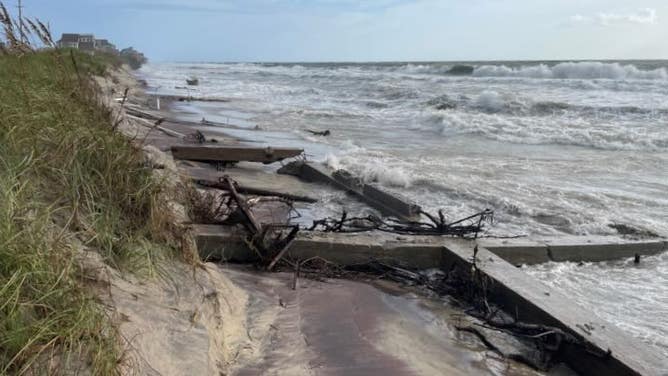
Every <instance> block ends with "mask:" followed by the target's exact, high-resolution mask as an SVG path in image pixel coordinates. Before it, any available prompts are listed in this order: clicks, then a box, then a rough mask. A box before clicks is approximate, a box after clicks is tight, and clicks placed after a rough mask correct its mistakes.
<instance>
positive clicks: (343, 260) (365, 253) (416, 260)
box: [194, 225, 665, 269]
mask: <svg viewBox="0 0 668 376" xmlns="http://www.w3.org/2000/svg"><path fill="white" fill-rule="evenodd" d="M194 229H195V234H196V236H199V233H200V232H202V233H203V234H205V235H206V236H204V238H205V239H206V240H207V241H206V242H205V243H203V245H202V246H203V247H204V248H201V249H200V251H203V253H204V255H203V257H205V258H207V257H213V258H216V259H223V260H227V261H235V262H252V261H255V260H254V259H252V256H253V255H251V254H250V252H248V251H247V250H246V248H245V247H246V245H245V243H244V242H243V241H242V240H241V236H240V235H239V234H238V233H235V231H233V229H230V228H227V227H225V226H214V227H210V226H209V227H201V226H200V225H195V226H194ZM216 234H217V235H216ZM450 239H452V238H448V237H438V236H397V235H392V234H378V233H360V234H346V233H321V232H301V233H300V234H299V235H298V236H297V239H296V240H295V243H294V244H293V246H292V248H291V253H290V254H293V255H294V256H296V257H305V258H308V257H313V256H320V257H323V258H328V259H329V260H331V261H334V262H337V263H340V264H342V265H352V264H356V263H363V262H367V261H369V260H371V259H374V258H375V259H378V258H387V257H390V258H393V259H395V260H396V261H400V262H401V264H402V265H403V266H406V267H412V268H418V269H428V268H434V267H438V265H439V264H438V260H439V258H438V256H436V253H437V251H436V250H435V249H438V248H439V247H441V246H442V245H443V244H444V242H447V241H449V240H450ZM605 239H607V241H608V243H604V244H599V245H598V246H600V247H601V249H604V250H610V249H612V250H613V251H612V252H605V253H604V255H606V256H607V257H609V258H605V259H604V260H602V261H608V260H615V259H618V258H620V255H622V256H621V258H626V257H633V255H634V253H630V252H631V251H633V250H634V249H636V248H637V249H642V250H643V251H642V252H643V253H642V254H655V253H650V252H655V251H658V252H661V251H659V249H660V247H658V246H655V248H653V249H648V248H647V244H648V243H644V242H641V243H631V242H628V243H621V245H622V248H621V250H618V249H615V248H614V247H613V246H614V245H618V246H619V244H620V243H615V242H613V241H612V239H608V238H605ZM605 239H599V241H603V240H605ZM577 240H578V242H574V243H573V244H571V245H570V246H571V247H572V249H573V252H572V254H573V258H572V259H563V260H560V261H580V259H581V254H580V253H578V250H580V249H586V248H587V244H586V243H585V244H583V241H584V240H583V239H577ZM552 241H553V242H554V241H556V240H552ZM545 242H546V240H544V241H539V240H530V239H512V240H500V239H477V244H478V245H479V246H481V247H483V248H487V246H489V247H490V248H487V249H488V250H489V251H491V252H492V253H494V254H496V255H497V256H498V257H500V258H502V259H504V260H505V261H506V262H509V263H511V264H513V265H516V266H519V265H533V264H540V263H544V262H549V261H552V259H551V258H549V257H548V256H547V255H548V253H547V250H548V246H547V245H546V243H545ZM472 243H473V242H472ZM216 244H224V245H225V252H224V253H222V252H220V251H219V250H218V249H217V248H216V247H218V246H217V245H216ZM651 244H654V243H651ZM656 244H661V245H662V246H663V247H664V248H663V249H665V243H664V242H657V243H656ZM589 246H591V247H595V246H596V245H594V244H591V245H589ZM560 247H562V249H563V250H564V253H562V255H563V256H564V257H565V256H566V253H565V251H566V250H568V249H569V248H567V244H566V243H563V244H561V245H560ZM231 249H234V251H233V252H231V251H230V250H231ZM658 252H657V253H658ZM228 256H232V257H228ZM249 257H250V258H249ZM554 261H556V260H554Z"/></svg>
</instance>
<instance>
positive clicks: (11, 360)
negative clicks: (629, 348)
mask: <svg viewBox="0 0 668 376" xmlns="http://www.w3.org/2000/svg"><path fill="white" fill-rule="evenodd" d="M1 5H2V4H1V3H0V24H4V29H5V30H4V31H5V37H6V38H5V39H6V40H7V43H6V44H5V46H4V47H3V48H2V50H0V374H22V373H26V372H28V371H30V370H31V369H32V370H33V371H34V368H37V369H39V370H40V371H44V373H45V374H49V373H51V372H50V371H46V370H44V368H43V367H44V364H43V363H40V362H44V361H49V360H53V359H57V360H56V362H57V363H59V364H60V366H59V368H60V369H61V370H62V369H71V368H72V367H77V366H81V365H82V364H83V365H84V366H85V367H86V368H87V369H92V370H93V372H94V373H95V374H104V375H107V374H114V373H116V372H117V371H116V370H117V366H118V363H119V362H120V361H121V354H120V350H119V348H118V341H117V338H116V337H115V332H114V330H113V327H112V326H111V324H110V323H109V320H108V318H107V317H106V316H105V313H104V311H103V310H102V309H101V307H100V306H99V304H98V303H97V302H96V301H95V299H94V298H93V296H92V293H91V292H90V291H88V290H87V289H86V287H85V286H84V281H83V278H82V276H81V273H80V271H79V270H78V267H77V262H76V261H75V260H76V256H77V255H78V254H81V253H82V252H83V250H84V249H88V250H94V251H96V252H99V253H100V254H101V255H102V257H103V258H104V260H105V261H106V262H107V263H108V264H109V265H112V266H114V267H116V268H117V269H120V270H130V271H133V272H144V273H153V272H154V271H155V267H156V262H157V260H159V259H160V258H162V257H164V255H167V254H170V252H173V251H172V250H173V249H175V248H176V246H175V245H174V243H175V242H174V241H173V240H171V239H172V238H171V235H170V234H171V232H170V229H169V228H168V221H167V219H168V218H167V217H166V214H165V213H164V212H163V211H162V210H161V209H160V206H159V205H158V197H159V196H160V194H161V189H162V184H161V182H160V181H157V180H156V179H155V178H154V177H153V176H152V174H151V171H150V170H149V169H147V168H146V167H144V163H143V156H142V154H141V150H139V149H138V148H137V147H136V146H135V145H134V144H133V142H132V141H131V140H129V139H127V138H125V137H124V136H122V135H121V134H120V133H118V132H116V131H115V129H114V123H115V120H116V119H115V118H113V115H112V113H111V111H110V110H109V109H107V108H105V107H104V106H103V105H101V104H100V101H99V100H98V99H99V98H98V93H99V91H98V90H97V87H96V86H95V84H94V81H93V79H92V75H99V74H104V72H105V70H106V69H107V68H108V67H109V66H110V65H112V64H117V62H114V61H113V59H111V58H109V57H91V56H88V55H84V54H77V53H75V52H74V51H61V50H55V49H50V50H43V51H41V52H36V51H34V50H33V48H32V47H31V46H29V45H27V44H25V43H20V42H19V41H18V39H19V38H16V27H15V26H14V25H13V24H12V22H11V20H9V17H8V16H7V12H6V11H5V10H4V9H2V7H1ZM3 13H4V15H3ZM30 23H31V25H32V26H34V27H32V32H33V33H34V34H33V37H34V38H39V39H40V40H42V42H44V43H47V44H48V43H52V41H51V38H50V36H49V35H48V32H47V31H46V30H45V28H42V27H43V25H41V24H40V23H38V22H36V24H34V23H32V22H30Z"/></svg>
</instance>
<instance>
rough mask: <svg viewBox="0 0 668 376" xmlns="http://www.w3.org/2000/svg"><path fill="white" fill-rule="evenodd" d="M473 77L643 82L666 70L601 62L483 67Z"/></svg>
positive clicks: (663, 77) (661, 75) (666, 74)
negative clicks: (641, 68) (631, 80)
mask: <svg viewBox="0 0 668 376" xmlns="http://www.w3.org/2000/svg"><path fill="white" fill-rule="evenodd" d="M473 75H474V76H476V77H526V78H552V79H612V80H627V79H642V80H666V79H668V71H666V69H665V68H658V69H654V70H640V69H638V68H637V67H636V66H634V65H621V64H619V63H602V62H572V63H560V64H557V65H555V66H552V67H550V66H548V65H546V64H539V65H532V66H523V67H520V68H511V67H508V66H505V65H483V66H480V67H477V68H476V69H475V70H474V72H473Z"/></svg>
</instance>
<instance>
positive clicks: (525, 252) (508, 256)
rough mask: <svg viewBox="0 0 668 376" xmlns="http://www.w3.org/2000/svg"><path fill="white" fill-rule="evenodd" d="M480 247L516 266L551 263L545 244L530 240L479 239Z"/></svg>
mask: <svg viewBox="0 0 668 376" xmlns="http://www.w3.org/2000/svg"><path fill="white" fill-rule="evenodd" d="M477 242H478V245H479V246H481V247H484V248H487V249H488V250H490V251H492V252H493V253H494V254H496V255H497V256H499V257H501V258H502V259H504V260H506V261H507V262H509V263H511V264H513V265H515V266H520V265H534V264H542V263H545V262H549V261H550V257H549V255H548V250H547V249H548V248H547V245H546V244H545V243H542V242H539V241H535V240H530V239H484V238H483V239H478V240H477Z"/></svg>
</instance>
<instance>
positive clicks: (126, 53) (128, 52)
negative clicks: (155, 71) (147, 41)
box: [120, 47, 148, 69]
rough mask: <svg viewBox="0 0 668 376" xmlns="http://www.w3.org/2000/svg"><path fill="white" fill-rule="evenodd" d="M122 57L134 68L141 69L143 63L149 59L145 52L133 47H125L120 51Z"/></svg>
mask: <svg viewBox="0 0 668 376" xmlns="http://www.w3.org/2000/svg"><path fill="white" fill-rule="evenodd" d="M120 58H121V60H122V61H123V63H125V64H127V65H129V66H130V68H132V69H139V68H141V66H142V65H144V64H146V62H147V61H148V59H146V56H144V54H143V53H141V52H139V51H137V50H135V49H134V48H132V47H128V48H125V49H123V50H121V52H120Z"/></svg>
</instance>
